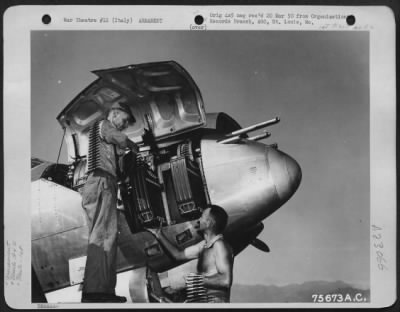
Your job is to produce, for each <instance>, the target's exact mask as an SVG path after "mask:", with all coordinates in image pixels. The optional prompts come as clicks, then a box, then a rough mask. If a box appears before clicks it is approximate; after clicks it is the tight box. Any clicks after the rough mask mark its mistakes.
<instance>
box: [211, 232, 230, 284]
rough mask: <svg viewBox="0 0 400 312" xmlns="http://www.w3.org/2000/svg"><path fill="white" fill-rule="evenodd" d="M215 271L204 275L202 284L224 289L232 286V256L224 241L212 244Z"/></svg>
mask: <svg viewBox="0 0 400 312" xmlns="http://www.w3.org/2000/svg"><path fill="white" fill-rule="evenodd" d="M213 249H214V252H215V263H216V267H217V273H216V274H213V275H210V276H204V285H205V286H209V287H210V288H214V289H225V288H230V287H231V286H232V270H233V257H232V252H231V250H230V248H229V247H228V245H227V244H226V243H225V242H224V241H221V240H219V241H216V242H215V243H214V245H213Z"/></svg>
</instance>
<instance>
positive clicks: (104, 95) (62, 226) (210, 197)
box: [31, 61, 301, 292]
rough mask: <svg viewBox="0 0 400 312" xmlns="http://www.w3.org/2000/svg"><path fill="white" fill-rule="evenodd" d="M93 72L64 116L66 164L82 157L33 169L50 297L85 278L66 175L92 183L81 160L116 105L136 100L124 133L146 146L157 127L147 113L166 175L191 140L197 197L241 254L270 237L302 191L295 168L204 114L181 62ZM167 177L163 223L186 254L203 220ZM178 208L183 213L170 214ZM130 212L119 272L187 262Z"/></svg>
mask: <svg viewBox="0 0 400 312" xmlns="http://www.w3.org/2000/svg"><path fill="white" fill-rule="evenodd" d="M95 73H96V74H97V75H98V76H99V79H98V80H96V81H95V82H93V83H92V84H91V85H90V86H88V87H87V88H86V89H85V90H84V91H82V92H81V93H80V94H79V95H78V96H77V97H76V98H75V99H74V100H73V101H72V102H71V103H70V104H69V105H68V106H67V107H66V108H65V109H64V110H63V111H62V112H61V113H60V115H59V116H58V117H57V119H58V121H59V122H60V124H61V125H62V126H63V127H64V128H65V129H66V136H65V141H66V143H67V148H68V160H69V161H70V162H72V161H74V163H72V164H73V165H72V166H71V165H70V166H67V165H59V166H58V167H57V166H55V167H54V164H51V163H47V162H46V163H42V164H41V165H39V166H36V167H35V168H32V210H31V211H32V215H31V222H32V268H33V270H34V273H35V275H36V276H37V279H38V281H39V283H40V285H41V287H42V289H43V291H44V292H48V291H52V290H56V289H60V288H63V287H68V286H71V285H73V284H75V283H80V282H81V280H79V278H76V276H75V275H74V270H75V271H76V270H77V271H78V273H79V270H80V271H82V267H80V268H78V269H76V267H75V269H74V265H75V263H76V262H75V260H76V259H79V258H82V257H84V256H85V255H86V248H87V242H88V227H87V224H86V215H85V212H84V210H83V208H82V207H81V198H80V194H79V192H78V191H77V190H78V188H77V187H69V186H68V185H67V184H65V185H63V183H62V182H60V181H62V180H63V179H64V176H67V174H64V173H65V172H66V171H68V167H69V168H72V167H73V171H74V178H73V183H75V182H76V181H80V178H82V177H84V171H85V167H84V163H83V162H82V161H81V159H82V157H85V156H86V155H87V154H88V146H87V145H88V144H87V140H88V139H87V138H88V132H89V129H90V126H91V125H92V124H93V123H94V122H95V121H96V120H98V119H100V118H105V117H106V113H107V111H108V109H109V108H110V107H111V106H112V105H113V103H114V102H116V101H119V100H126V101H128V103H131V104H130V105H131V106H130V108H131V110H132V111H133V113H134V115H135V117H136V123H135V124H134V125H133V126H132V127H130V128H129V129H127V131H126V134H127V135H128V137H129V138H130V139H131V140H133V141H135V142H136V143H138V144H139V145H140V146H141V148H142V149H143V148H144V150H145V149H146V148H149V146H145V144H144V142H143V141H142V136H141V135H142V134H143V129H144V127H150V123H147V124H146V120H147V119H146V118H145V117H146V116H152V118H151V128H152V131H153V133H154V136H155V140H156V142H155V143H156V145H157V149H158V151H155V152H154V154H151V153H153V152H152V151H150V152H149V151H148V150H149V149H147V152H146V151H145V152H144V153H143V154H144V155H145V157H149V159H150V160H151V159H152V158H157V157H158V156H160V155H161V152H160V151H164V152H165V153H164V154H163V156H162V157H164V158H163V159H164V160H163V161H160V162H161V163H157V164H155V166H156V167H158V169H160V168H162V167H163V166H164V165H166V166H170V167H171V166H172V162H173V159H174V158H176V157H178V158H179V157H180V155H178V154H179V153H178V152H177V151H178V150H179V149H180V148H181V147H182V145H184V142H187V141H190V144H189V145H188V146H190V149H191V153H192V155H191V156H192V160H191V161H192V164H194V168H195V175H197V177H198V178H197V179H198V180H197V182H199V181H200V182H199V183H198V184H196V187H193V184H191V185H190V187H191V188H192V190H191V192H192V193H193V192H200V193H201V194H202V198H203V201H197V203H196V204H197V205H200V204H199V203H200V202H207V203H208V204H216V205H219V206H221V207H223V208H224V209H225V210H226V212H227V213H228V216H229V221H228V225H227V228H226V231H225V237H226V240H227V241H228V242H229V243H230V244H231V245H232V247H233V250H234V253H235V254H237V253H239V252H241V251H242V250H243V249H244V248H246V247H247V246H248V245H249V244H250V243H251V242H252V241H254V239H255V238H256V237H257V235H259V233H260V232H261V231H262V228H263V225H262V220H264V219H265V218H266V217H268V216H269V215H271V214H272V213H273V212H274V211H276V210H277V209H278V208H279V207H281V206H282V205H283V204H284V203H285V202H286V201H287V200H288V199H289V198H290V197H291V196H292V195H293V194H294V192H295V191H296V190H297V188H298V186H299V184H300V181H301V169H300V167H299V165H298V164H297V162H296V161H295V160H294V159H293V158H291V157H290V156H288V155H287V154H285V153H283V152H281V151H280V150H279V149H277V148H276V147H272V146H269V145H265V144H263V143H260V142H259V141H257V139H254V138H255V137H252V138H253V139H252V138H247V139H246V138H245V137H246V136H245V135H244V136H242V134H241V135H240V136H238V137H237V139H236V138H235V139H233V140H232V142H231V141H230V140H231V137H230V136H229V133H230V134H233V133H234V131H235V130H238V129H240V126H239V125H238V124H237V123H236V122H235V121H234V120H233V119H232V118H231V117H229V116H228V115H226V114H224V113H207V114H206V113H205V109H204V105H203V100H202V98H201V94H200V91H199V90H198V88H197V86H196V84H195V83H194V81H193V80H192V78H191V77H190V76H189V74H188V73H187V72H186V71H185V70H184V69H183V68H182V67H181V66H180V65H179V64H177V63H176V62H173V61H169V62H159V63H148V64H139V65H132V66H125V67H121V68H113V69H109V70H102V71H97V72H95ZM132 77H133V78H134V79H133V80H132V79H131V78H132ZM206 115H207V116H206ZM245 131H246V130H245ZM263 137H266V136H265V135H264V136H263V135H261V136H258V139H260V138H263ZM221 140H222V141H221ZM227 140H228V141H229V143H228V142H227ZM224 142H225V143H224ZM185 148H186V145H185ZM146 153H147V154H146ZM184 153H185V152H184ZM165 155H167V156H165ZM168 155H169V156H168ZM193 155H194V156H193ZM153 156H154V157H153ZM162 157H161V158H162ZM184 157H186V156H184ZM32 164H34V162H33V163H32ZM153 165H154V163H153ZM52 166H53V167H52ZM61 166H63V167H62V168H63V170H62V171H60V168H61ZM180 168H181V169H182V168H183V170H181V172H180V173H182V172H183V171H185V172H186V171H188V172H189V171H192V172H193V170H192V169H193V168H189V166H187V167H180ZM178 169H179V168H178ZM159 171H160V170H159ZM159 171H158V172H157V170H155V171H154V172H153V175H155V176H156V179H157V177H158V181H156V182H154V181H153V182H154V183H155V184H158V187H159V189H160V192H161V193H162V192H164V193H165V194H162V195H163V197H162V200H163V201H162V204H160V205H159V207H157V209H158V210H159V211H161V212H162V211H163V210H164V212H165V216H166V217H167V216H168V217H169V220H168V218H166V219H167V222H166V223H164V233H165V234H166V237H167V238H168V239H169V240H170V241H171V243H173V244H175V245H176V246H177V247H178V248H180V249H184V248H186V247H188V246H190V245H193V244H195V243H197V242H199V241H200V240H202V239H203V238H202V237H201V235H200V234H199V233H198V231H197V230H196V222H197V220H196V218H195V217H187V218H185V217H182V216H181V215H179V213H178V210H177V209H176V206H177V200H176V198H177V197H178V196H175V195H176V193H177V192H179V190H178V189H177V187H176V185H175V195H174V192H173V191H171V190H170V192H169V193H168V192H167V191H165V189H166V185H167V182H165V181H162V179H161V178H160V177H162V176H163V175H162V174H161V176H160V174H159ZM171 171H172V169H171ZM178 171H179V170H178ZM180 173H179V174H180ZM157 175H158V176H157ZM82 180H84V179H82ZM144 180H145V179H143V181H144ZM183 180H185V179H183ZM181 182H182V181H181ZM197 182H196V183H197ZM171 183H172V182H171ZM174 183H175V181H174ZM170 185H171V184H170ZM179 185H180V186H182V185H183V187H187V185H188V184H187V183H186V184H184V183H183V182H182V183H181V184H179ZM193 188H194V189H193ZM204 194H205V195H204ZM168 196H169V197H168ZM125 204H126V202H125V203H124V206H125ZM126 206H128V205H126ZM172 206H174V207H175V208H174V209H175V217H174V216H173V215H171V216H169V215H168V213H169V212H170V211H172V210H173V209H172V208H171V207H172ZM201 208H204V207H201ZM127 216H128V214H127V209H126V207H125V211H124V210H120V211H119V224H118V226H119V236H118V256H117V259H118V260H117V266H118V268H117V270H118V271H119V272H121V271H125V270H129V269H135V268H142V267H144V266H146V267H149V268H150V269H151V270H152V271H154V272H163V271H166V270H169V269H171V268H174V267H177V266H179V265H181V264H182V263H181V262H177V261H175V260H173V259H172V258H171V257H170V256H169V255H168V254H167V253H166V252H165V251H164V249H163V248H162V247H161V246H160V245H159V243H158V242H157V240H156V239H155V237H154V236H153V235H152V234H151V233H149V232H147V231H143V230H141V228H140V229H139V230H137V229H136V230H132V224H131V223H132V222H130V221H129V220H128V219H129V218H128V217H127ZM75 273H76V272H75ZM78 275H79V274H78Z"/></svg>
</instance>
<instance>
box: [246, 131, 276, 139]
mask: <svg viewBox="0 0 400 312" xmlns="http://www.w3.org/2000/svg"><path fill="white" fill-rule="evenodd" d="M269 136H271V133H269V132H267V131H264V133H262V134H259V135H255V136H252V137H251V138H248V140H249V141H259V140H261V139H265V138H268V137H269Z"/></svg>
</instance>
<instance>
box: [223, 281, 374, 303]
mask: <svg viewBox="0 0 400 312" xmlns="http://www.w3.org/2000/svg"><path fill="white" fill-rule="evenodd" d="M315 294H318V295H319V294H321V295H326V294H331V295H332V294H337V295H339V294H341V295H342V296H343V299H344V298H346V296H347V295H350V297H351V298H355V296H356V294H361V295H358V296H359V297H362V298H365V300H366V301H364V302H369V301H370V290H369V289H361V288H357V287H353V286H351V285H350V284H348V283H345V282H343V281H334V282H328V281H310V282H305V283H303V284H289V285H285V286H275V285H243V284H233V286H232V289H231V302H232V303H235V302H236V303H239V302H257V303H261V302H276V303H279V302H314V299H313V296H312V295H315ZM350 297H347V298H350Z"/></svg>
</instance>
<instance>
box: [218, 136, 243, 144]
mask: <svg viewBox="0 0 400 312" xmlns="http://www.w3.org/2000/svg"><path fill="white" fill-rule="evenodd" d="M243 138H244V135H235V136H233V137H229V138H226V139H222V140H220V141H217V142H218V143H221V144H229V143H236V142H238V141H239V140H240V139H243Z"/></svg>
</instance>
